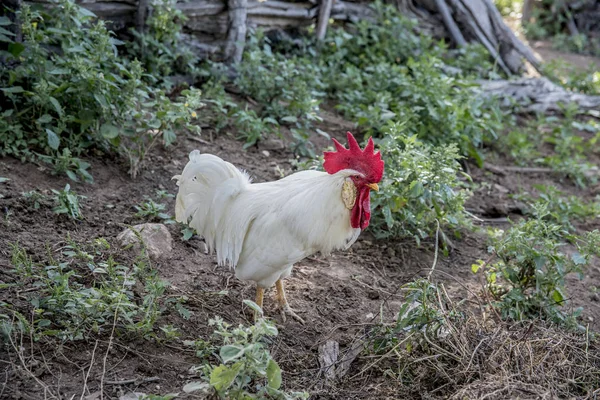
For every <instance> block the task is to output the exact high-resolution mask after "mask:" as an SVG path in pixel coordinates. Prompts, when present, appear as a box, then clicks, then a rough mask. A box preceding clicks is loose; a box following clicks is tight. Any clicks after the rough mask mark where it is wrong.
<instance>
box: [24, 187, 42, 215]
mask: <svg viewBox="0 0 600 400" xmlns="http://www.w3.org/2000/svg"><path fill="white" fill-rule="evenodd" d="M21 196H23V198H24V199H25V200H26V201H27V202H28V203H30V204H31V205H32V206H33V209H34V210H39V209H40V207H41V206H42V205H44V204H46V202H47V200H48V199H47V197H46V196H45V195H43V194H42V193H40V192H37V191H35V190H31V191H29V192H24V193H21Z"/></svg>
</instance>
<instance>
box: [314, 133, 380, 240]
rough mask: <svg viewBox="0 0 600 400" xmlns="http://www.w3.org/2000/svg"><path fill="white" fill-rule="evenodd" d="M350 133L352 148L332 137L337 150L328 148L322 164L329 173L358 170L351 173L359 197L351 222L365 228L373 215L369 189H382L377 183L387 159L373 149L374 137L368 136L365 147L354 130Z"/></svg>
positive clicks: (349, 143) (349, 144)
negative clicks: (355, 136)
mask: <svg viewBox="0 0 600 400" xmlns="http://www.w3.org/2000/svg"><path fill="white" fill-rule="evenodd" d="M347 137H348V147H349V149H347V148H346V147H344V146H343V145H342V144H341V143H340V142H338V141H337V140H335V139H333V144H334V145H335V148H336V151H326V152H325V153H324V154H323V155H324V157H325V163H324V164H323V167H324V168H325V171H327V173H329V174H335V173H336V172H339V171H342V170H345V169H350V170H354V171H356V174H353V175H351V176H350V179H352V182H353V183H354V186H355V187H356V201H355V202H354V205H353V207H352V210H351V213H350V224H351V225H352V227H353V228H360V229H365V228H366V227H367V226H369V220H370V219H371V203H370V192H371V189H373V190H375V191H378V190H379V186H378V185H377V183H379V182H380V181H381V178H382V176H383V167H384V162H383V160H382V159H381V153H379V152H375V151H374V150H375V144H374V143H373V138H369V141H368V142H367V145H366V146H365V148H364V150H363V149H361V148H360V145H359V144H358V142H357V141H356V139H355V138H354V136H353V135H352V133H350V132H348V133H347Z"/></svg>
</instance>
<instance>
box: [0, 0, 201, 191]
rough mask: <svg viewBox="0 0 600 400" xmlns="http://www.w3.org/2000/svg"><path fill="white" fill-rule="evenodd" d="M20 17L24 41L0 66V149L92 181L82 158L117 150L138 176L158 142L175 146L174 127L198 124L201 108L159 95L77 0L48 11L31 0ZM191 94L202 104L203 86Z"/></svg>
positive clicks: (137, 65)
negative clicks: (195, 121)
mask: <svg viewBox="0 0 600 400" xmlns="http://www.w3.org/2000/svg"><path fill="white" fill-rule="evenodd" d="M19 19H20V21H21V23H22V26H21V29H22V32H23V36H24V43H23V44H17V43H11V45H12V46H9V49H10V50H11V51H10V53H9V54H8V56H7V57H8V62H9V63H11V64H13V65H14V68H12V69H2V70H1V71H0V92H1V94H0V107H1V110H0V113H1V115H2V119H0V140H1V142H2V144H1V145H0V154H3V155H6V154H10V155H13V156H16V157H19V158H21V159H41V160H43V161H47V162H50V163H52V164H54V166H55V170H56V171H57V172H65V173H67V174H68V175H69V177H70V178H77V177H78V176H79V177H81V178H83V179H85V180H90V179H91V177H90V175H89V173H87V171H86V169H87V164H86V163H84V162H82V161H81V160H79V158H78V157H80V156H81V155H84V154H86V153H88V152H89V151H90V150H91V149H99V150H101V151H105V152H106V151H111V150H115V149H116V150H118V151H120V152H122V153H125V154H127V156H128V157H129V159H130V162H131V166H132V167H131V171H130V172H131V173H132V175H135V174H136V172H137V170H138V169H139V164H140V163H141V161H142V160H143V158H144V156H145V154H146V152H147V151H148V150H149V148H151V147H152V144H153V143H154V142H155V141H157V140H158V139H159V138H160V139H162V140H163V142H164V143H165V144H166V145H168V144H170V143H172V142H173V140H174V139H175V133H174V129H175V128H182V127H186V128H190V129H195V128H193V127H192V126H191V125H190V122H191V120H192V119H193V118H191V116H193V115H194V114H195V109H189V108H187V107H184V106H183V102H182V103H173V102H171V101H170V100H169V99H168V98H167V97H166V95H165V94H164V93H162V92H158V93H156V94H154V90H152V89H151V88H150V87H148V86H147V85H146V84H145V83H144V82H143V81H142V77H143V76H144V69H143V67H142V65H141V64H140V63H139V62H137V61H133V62H128V61H127V60H126V59H125V60H123V59H121V58H120V57H119V55H118V52H117V46H118V45H120V44H121V43H122V42H120V41H118V40H117V39H115V38H114V37H113V34H112V32H110V31H108V30H107V29H106V26H105V25H104V23H103V21H101V20H98V19H97V18H96V17H95V16H94V14H92V13H91V12H90V11H88V10H86V9H85V8H83V7H80V6H78V5H77V4H75V2H74V1H73V0H56V5H55V6H54V7H52V8H50V9H49V10H47V11H46V10H42V11H36V10H34V8H32V6H29V5H24V6H23V7H22V9H21V10H20V11H19ZM0 40H2V41H6V38H4V39H3V38H0ZM186 96H187V98H186V99H185V100H184V101H185V102H187V103H189V104H190V105H191V107H194V108H197V107H199V106H200V103H199V101H198V93H197V92H196V91H190V92H187V94H186Z"/></svg>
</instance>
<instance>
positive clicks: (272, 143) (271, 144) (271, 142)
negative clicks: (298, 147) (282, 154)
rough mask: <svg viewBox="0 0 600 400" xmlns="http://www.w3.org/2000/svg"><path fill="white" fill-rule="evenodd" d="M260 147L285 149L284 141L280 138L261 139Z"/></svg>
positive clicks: (264, 148) (272, 149)
mask: <svg viewBox="0 0 600 400" xmlns="http://www.w3.org/2000/svg"><path fill="white" fill-rule="evenodd" d="M259 146H260V148H261V149H263V150H271V151H274V150H283V149H285V143H283V140H280V139H267V140H263V141H261V142H260V144H259Z"/></svg>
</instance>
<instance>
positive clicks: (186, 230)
mask: <svg viewBox="0 0 600 400" xmlns="http://www.w3.org/2000/svg"><path fill="white" fill-rule="evenodd" d="M181 233H183V240H185V241H188V240H190V239H191V238H192V236H194V230H193V229H191V228H184V229H182V230H181Z"/></svg>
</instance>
